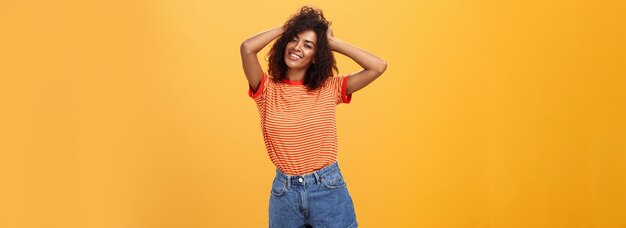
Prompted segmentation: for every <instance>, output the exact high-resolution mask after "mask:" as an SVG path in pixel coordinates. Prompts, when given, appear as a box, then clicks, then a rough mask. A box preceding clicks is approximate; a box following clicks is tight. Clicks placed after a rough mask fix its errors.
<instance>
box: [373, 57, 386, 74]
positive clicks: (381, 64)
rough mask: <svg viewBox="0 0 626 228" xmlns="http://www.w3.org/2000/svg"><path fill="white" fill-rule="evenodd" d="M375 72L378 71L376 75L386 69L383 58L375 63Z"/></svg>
mask: <svg viewBox="0 0 626 228" xmlns="http://www.w3.org/2000/svg"><path fill="white" fill-rule="evenodd" d="M375 69H376V73H378V75H379V76H380V75H382V74H383V73H385V70H387V62H385V61H384V60H380V61H378V63H376V68H375Z"/></svg>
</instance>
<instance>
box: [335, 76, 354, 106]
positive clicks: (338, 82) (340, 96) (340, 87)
mask: <svg viewBox="0 0 626 228" xmlns="http://www.w3.org/2000/svg"><path fill="white" fill-rule="evenodd" d="M350 76H351V75H344V76H338V77H335V78H333V87H334V88H333V90H334V93H335V101H336V104H342V103H343V104H349V103H350V101H351V100H352V94H348V92H347V88H346V86H347V83H346V82H347V81H348V78H349V77H350Z"/></svg>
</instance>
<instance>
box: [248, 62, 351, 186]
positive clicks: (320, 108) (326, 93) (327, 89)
mask: <svg viewBox="0 0 626 228" xmlns="http://www.w3.org/2000/svg"><path fill="white" fill-rule="evenodd" d="M349 76H350V75H344V76H335V77H329V78H328V79H327V80H326V81H325V82H324V83H322V85H321V86H320V87H319V88H317V89H316V90H314V91H310V92H309V91H308V90H307V88H306V86H305V85H304V81H289V80H286V79H285V80H283V81H282V82H274V81H273V80H272V79H271V78H268V76H267V75H266V74H265V73H263V79H262V80H261V83H260V84H259V87H258V88H257V91H256V92H254V91H252V88H249V90H248V95H249V96H250V97H251V98H253V99H254V101H255V102H256V104H257V108H258V109H259V114H260V117H261V130H262V132H263V138H264V141H265V148H266V149H267V153H268V155H269V156H270V159H271V160H272V163H274V165H275V166H276V168H278V169H279V170H281V171H282V172H283V173H285V174H288V175H301V174H305V173H310V172H313V171H315V170H318V169H320V168H323V167H325V166H327V165H330V164H332V163H333V162H335V161H336V160H337V148H338V144H337V126H336V123H335V108H336V106H337V105H339V104H341V103H345V104H348V103H350V100H351V99H352V94H346V79H348V77H349Z"/></svg>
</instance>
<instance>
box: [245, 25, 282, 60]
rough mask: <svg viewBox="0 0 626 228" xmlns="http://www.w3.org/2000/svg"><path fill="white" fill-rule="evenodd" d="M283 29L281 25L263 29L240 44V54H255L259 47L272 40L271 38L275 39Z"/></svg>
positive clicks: (261, 47)
mask: <svg viewBox="0 0 626 228" xmlns="http://www.w3.org/2000/svg"><path fill="white" fill-rule="evenodd" d="M283 31H284V28H283V26H280V27H276V28H273V29H269V30H265V31H263V32H260V33H258V34H256V35H254V36H252V37H250V38H248V39H246V40H245V41H243V43H242V44H241V53H242V54H253V53H254V54H256V53H258V52H259V51H261V49H263V48H264V47H265V46H267V44H269V43H270V42H272V40H274V39H276V37H278V36H280V34H282V33H283Z"/></svg>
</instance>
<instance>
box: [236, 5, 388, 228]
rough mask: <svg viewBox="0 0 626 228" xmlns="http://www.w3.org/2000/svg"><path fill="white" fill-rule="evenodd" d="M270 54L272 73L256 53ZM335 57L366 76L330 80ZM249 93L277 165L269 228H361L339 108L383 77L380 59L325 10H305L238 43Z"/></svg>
mask: <svg viewBox="0 0 626 228" xmlns="http://www.w3.org/2000/svg"><path fill="white" fill-rule="evenodd" d="M275 38H278V39H277V40H276V42H275V43H274V45H273V46H272V48H271V50H270V52H269V53H268V57H269V58H268V62H269V68H268V72H267V74H266V73H264V72H263V70H262V69H261V65H260V64H259V60H258V58H257V53H258V52H259V51H260V50H261V49H263V48H264V47H265V46H266V45H267V44H269V43H270V42H271V41H272V40H274V39H275ZM333 51H335V52H339V53H341V54H343V55H346V56H348V57H350V58H351V59H352V60H354V61H355V62H356V63H358V64H359V65H360V66H361V67H363V70H361V71H359V72H356V73H353V74H349V75H343V76H333V70H334V71H335V72H337V66H336V63H335V58H334V56H333ZM241 59H242V63H243V70H244V73H245V75H246V78H247V79H248V84H249V92H248V93H249V95H250V97H252V98H253V99H254V101H255V102H256V104H257V107H258V109H259V114H260V117H261V130H262V132H263V138H264V140H265V147H266V149H267V152H268V154H269V157H270V159H271V161H272V163H273V164H274V165H275V166H276V177H275V178H274V181H273V183H272V189H271V194H270V203H269V225H270V227H308V226H312V227H342V228H343V227H357V226H358V223H357V221H356V215H355V212H354V205H353V202H352V198H351V196H350V194H349V192H348V189H347V187H346V183H345V181H344V179H343V176H342V174H341V172H340V170H339V166H338V163H337V148H338V145H337V130H336V125H335V108H336V106H337V105H338V104H341V103H346V104H347V103H349V102H350V100H351V98H352V93H354V92H356V91H358V90H360V89H362V88H363V87H365V86H367V85H368V84H370V83H371V82H372V81H374V80H375V79H376V78H378V76H380V75H381V74H382V73H383V72H384V71H385V69H386V68H387V64H386V63H385V62H384V61H383V60H381V59H380V58H378V57H376V56H374V55H372V54H370V53H368V52H367V51H365V50H362V49H359V48H357V47H355V46H352V45H350V44H347V43H344V42H343V41H341V40H339V39H337V38H335V37H334V36H333V32H332V30H331V28H330V22H329V21H327V20H326V18H325V17H324V14H323V13H322V11H321V10H317V9H314V8H311V7H307V6H305V7H302V8H301V9H300V11H299V12H298V13H296V14H295V15H292V16H291V17H290V18H289V20H288V21H287V22H286V23H285V24H284V25H283V26H280V27H277V28H274V29H270V30H267V31H264V32H261V33H259V34H257V35H254V36H252V37H250V38H248V39H247V40H245V41H244V42H243V43H242V44H241Z"/></svg>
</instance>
